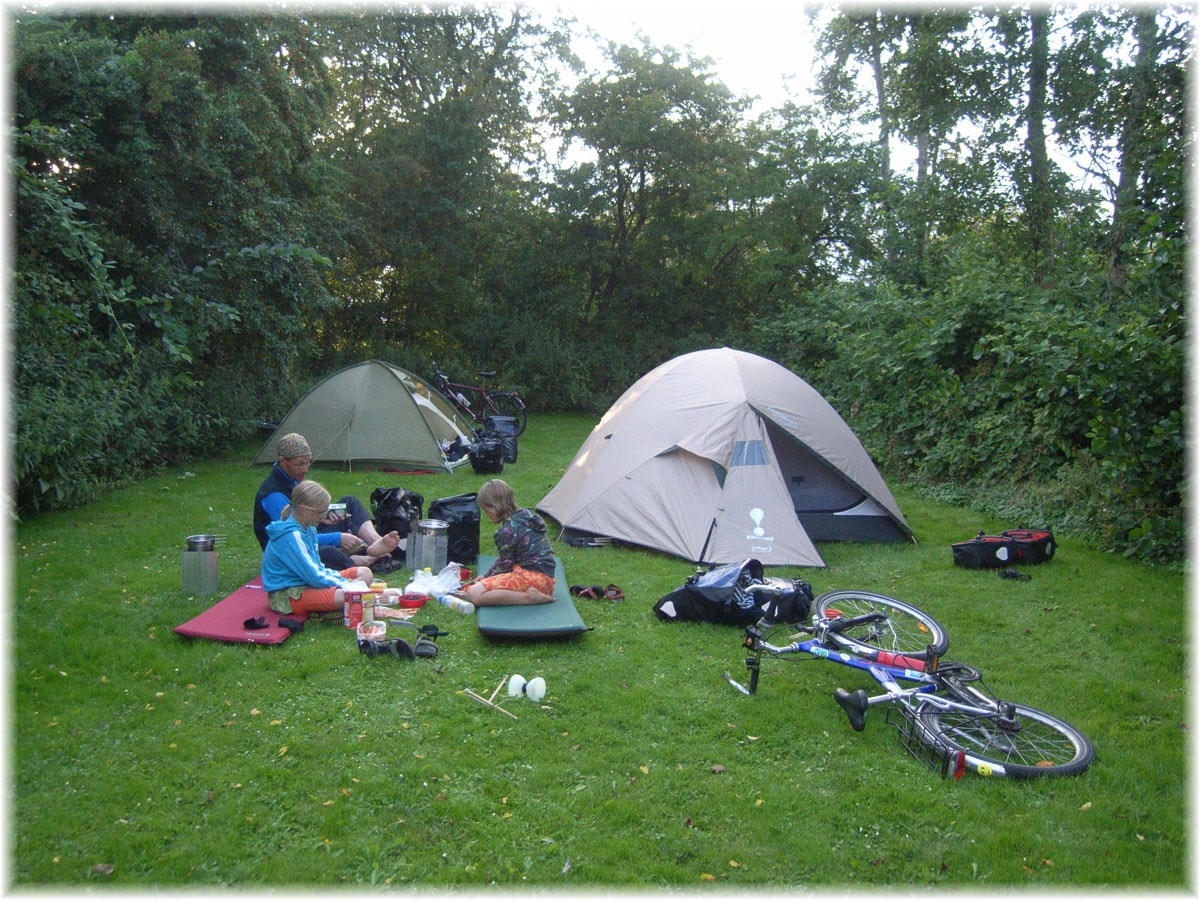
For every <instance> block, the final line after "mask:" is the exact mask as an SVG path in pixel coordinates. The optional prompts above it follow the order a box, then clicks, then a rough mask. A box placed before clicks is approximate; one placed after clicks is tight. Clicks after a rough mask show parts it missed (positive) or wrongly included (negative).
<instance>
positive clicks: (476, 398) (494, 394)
mask: <svg viewBox="0 0 1200 900" xmlns="http://www.w3.org/2000/svg"><path fill="white" fill-rule="evenodd" d="M475 374H476V375H477V376H478V377H479V378H481V379H483V380H485V381H486V380H487V379H489V378H495V377H496V373H495V372H476V373H475ZM433 386H434V387H435V388H437V389H438V390H439V391H440V392H441V393H442V395H443V396H444V397H445V398H446V399H447V400H449V401H450V403H451V404H452V405H453V406H454V408H455V409H457V410H458V411H459V412H460V413H462V414H463V415H464V416H467V417H468V418H470V419H471V420H472V421H474V422H476V423H478V424H480V425H482V424H484V423H486V422H487V420H488V417H489V416H509V417H511V418H513V419H515V420H516V431H515V433H514V436H517V437H519V436H520V435H521V434H522V433H524V431H525V425H526V424H527V423H528V421H529V413H528V411H526V409H525V401H524V400H522V399H521V395H520V394H518V393H517V392H516V391H492V390H490V389H489V388H488V387H487V386H485V385H482V384H462V383H460V382H457V381H451V380H450V378H449V376H447V375H446V373H445V372H443V371H442V370H441V369H439V368H438V364H437V363H436V362H435V363H434V364H433Z"/></svg>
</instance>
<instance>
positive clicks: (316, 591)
mask: <svg viewBox="0 0 1200 900" xmlns="http://www.w3.org/2000/svg"><path fill="white" fill-rule="evenodd" d="M338 574H339V575H341V576H342V577H343V578H349V579H354V578H356V577H358V566H354V567H353V568H350V569H343V570H342V571H341V572H339V573H338ZM340 590H341V588H336V587H327V588H312V587H305V586H304V585H297V586H296V587H290V588H285V589H284V590H281V591H272V592H271V598H270V599H271V600H273V601H276V602H278V601H277V599H276V595H283V594H286V595H287V601H288V603H289V604H290V605H291V607H292V612H294V613H314V612H329V611H330V610H334V609H337V610H340V609H341V608H342V607H341V604H340V603H339V602H338V601H337V600H335V599H334V597H335V595H336V594H337V593H338V591H340ZM280 599H282V598H280ZM272 608H274V607H272Z"/></svg>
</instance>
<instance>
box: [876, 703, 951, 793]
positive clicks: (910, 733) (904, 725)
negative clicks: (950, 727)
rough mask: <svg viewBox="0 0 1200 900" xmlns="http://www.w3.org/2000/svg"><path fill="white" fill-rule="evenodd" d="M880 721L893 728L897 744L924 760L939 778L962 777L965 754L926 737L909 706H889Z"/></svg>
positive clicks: (916, 757) (915, 757) (918, 758)
mask: <svg viewBox="0 0 1200 900" xmlns="http://www.w3.org/2000/svg"><path fill="white" fill-rule="evenodd" d="M884 722H886V723H887V724H888V725H892V726H894V727H895V729H896V736H897V737H898V738H899V740H900V746H901V747H903V748H904V749H905V750H907V751H908V753H909V755H910V756H912V757H913V759H916V760H919V761H921V762H923V763H925V764H926V765H927V766H929V768H931V769H933V771H935V772H938V773H939V774H940V775H941V776H942V778H947V777H948V776H950V775H951V774H953V775H954V778H955V780H958V779H959V778H962V775H963V771H964V768H965V765H966V754H965V753H963V752H962V751H961V750H951V749H950V748H949V747H945V746H943V745H942V744H939V743H937V742H936V741H933V740H930V739H929V738H928V737H927V736H926V734H925V731H926V729H925V728H924V727H923V726H922V725H921V724H920V722H918V721H917V714H916V712H915V711H914V710H913V709H912V708H911V707H909V706H903V705H902V706H889V707H888V708H887V710H885V713H884Z"/></svg>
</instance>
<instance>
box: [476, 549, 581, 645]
mask: <svg viewBox="0 0 1200 900" xmlns="http://www.w3.org/2000/svg"><path fill="white" fill-rule="evenodd" d="M495 561H496V557H495V556H480V557H479V561H478V562H477V563H476V566H477V569H476V571H478V572H481V573H482V572H486V571H487V570H488V569H490V568H491V566H492V563H494V562H495ZM475 617H476V620H477V624H478V628H479V633H480V634H482V635H484V636H486V637H489V638H526V639H530V640H541V639H545V638H559V637H571V636H572V635H576V634H582V633H583V632H585V631H587V630H588V627H587V626H586V625H584V624H583V617H582V616H580V615H579V611H578V610H577V609H575V603H574V601H573V600H572V599H571V592H570V589H569V586H568V585H567V575H566V572H565V570H564V569H563V564H562V560H561V559H559V558H558V557H557V556H556V557H554V602H553V603H537V604H534V605H532V606H481V607H479V610H478V611H477V612H476V614H475Z"/></svg>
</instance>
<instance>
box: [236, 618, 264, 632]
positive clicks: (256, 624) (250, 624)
mask: <svg viewBox="0 0 1200 900" xmlns="http://www.w3.org/2000/svg"><path fill="white" fill-rule="evenodd" d="M242 627H243V628H245V629H246V630H247V631H258V630H259V629H260V628H270V627H271V626H269V625H268V624H267V619H266V616H259V617H258V618H256V619H247V620H246V621H245V622H243V623H242Z"/></svg>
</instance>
